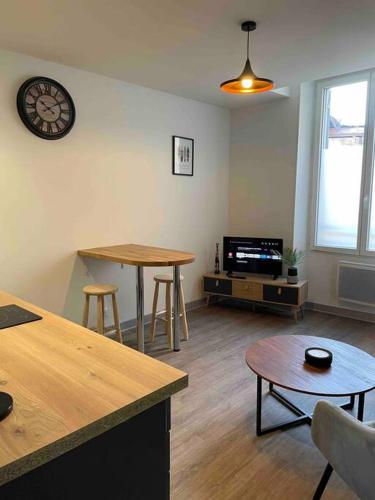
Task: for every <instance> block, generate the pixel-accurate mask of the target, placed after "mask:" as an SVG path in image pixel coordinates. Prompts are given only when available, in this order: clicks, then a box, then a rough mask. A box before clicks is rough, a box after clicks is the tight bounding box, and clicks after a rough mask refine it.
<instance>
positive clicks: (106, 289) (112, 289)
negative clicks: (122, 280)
mask: <svg viewBox="0 0 375 500" xmlns="http://www.w3.org/2000/svg"><path fill="white" fill-rule="evenodd" d="M82 291H83V293H84V294H85V296H86V300H85V307H84V310H83V321H82V325H83V326H84V327H86V328H87V325H88V321H89V309H90V297H97V307H96V322H97V331H98V333H101V334H102V335H104V330H105V328H104V297H105V296H106V295H110V296H111V297H112V309H113V320H114V323H115V330H116V334H117V339H118V341H119V342H120V343H121V344H122V333H121V327H120V319H119V314H118V308H117V301H116V292H117V291H118V286H117V285H110V284H107V283H105V284H103V283H94V284H92V285H86V286H84V287H83V289H82Z"/></svg>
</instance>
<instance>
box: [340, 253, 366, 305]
mask: <svg viewBox="0 0 375 500" xmlns="http://www.w3.org/2000/svg"><path fill="white" fill-rule="evenodd" d="M337 298H338V299H340V300H345V301H347V302H355V303H357V304H364V305H370V306H375V266H374V265H371V264H358V263H356V262H346V261H340V262H339V263H338V269H337Z"/></svg>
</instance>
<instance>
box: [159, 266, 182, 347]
mask: <svg viewBox="0 0 375 500" xmlns="http://www.w3.org/2000/svg"><path fill="white" fill-rule="evenodd" d="M183 279H184V277H183V276H180V310H181V312H180V318H182V328H183V333H184V337H183V338H184V340H188V339H189V330H188V325H187V320H186V310H185V299H184V291H183V288H182V281H183ZM154 281H155V290H154V301H153V306H152V317H151V341H152V342H154V340H155V328H156V321H157V320H158V319H161V320H163V321H165V333H166V335H167V337H168V342H169V347H170V349H173V335H172V320H173V312H172V296H171V292H172V285H173V276H171V275H169V274H157V275H156V276H154ZM160 284H165V285H166V289H165V308H166V310H165V311H159V312H158V311H157V307H158V297H159V286H160ZM163 313H165V318H163V317H158V315H161V314H163Z"/></svg>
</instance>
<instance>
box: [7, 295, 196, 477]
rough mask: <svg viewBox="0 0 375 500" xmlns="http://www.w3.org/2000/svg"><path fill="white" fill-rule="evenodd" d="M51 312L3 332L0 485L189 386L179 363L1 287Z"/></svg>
mask: <svg viewBox="0 0 375 500" xmlns="http://www.w3.org/2000/svg"><path fill="white" fill-rule="evenodd" d="M8 304H17V305H19V306H21V307H24V308H26V309H28V310H30V311H32V312H34V313H36V314H39V315H40V316H42V317H43V319H42V320H40V321H35V322H33V323H27V324H24V325H19V326H16V327H11V328H6V329H3V330H0V390H3V391H6V392H9V393H10V394H11V395H12V396H13V400H14V409H13V412H12V413H11V414H10V416H8V417H7V418H6V419H5V420H3V421H1V422H0V485H1V484H4V483H6V482H7V481H10V480H11V479H14V478H16V477H17V476H20V475H22V474H24V473H26V472H28V471H30V470H32V469H33V468H35V467H37V466H39V465H42V464H43V463H46V462H48V461H49V460H51V459H53V458H56V457H57V456H59V455H62V454H63V453H66V452H67V451H69V450H71V449H73V448H75V447H77V446H79V445H80V444H82V443H84V442H85V441H88V440H90V439H92V438H94V437H95V436H97V435H99V434H101V433H103V432H105V431H106V430H108V429H110V428H112V427H114V426H116V425H118V424H120V423H122V422H124V421H126V420H128V419H130V418H131V417H133V416H135V415H137V414H138V413H140V412H142V411H144V410H146V409H147V408H149V407H151V406H153V405H155V404H157V403H159V402H160V401H163V400H165V399H167V398H169V397H170V396H172V394H174V393H176V392H178V391H180V390H181V389H183V388H184V387H186V386H187V384H188V376H187V374H186V373H184V372H181V371H180V370H177V369H175V368H173V367H171V366H168V365H166V364H164V363H161V362H160V361H157V360H156V359H153V358H151V357H149V356H146V355H144V354H142V353H140V352H138V351H135V350H133V349H130V348H128V347H125V346H123V345H121V344H119V343H117V342H115V341H113V340H110V339H107V338H105V337H103V336H101V335H99V334H97V333H95V332H92V331H90V330H87V329H86V328H83V327H81V326H79V325H77V324H75V323H72V322H70V321H68V320H66V319H63V318H61V317H59V316H56V315H54V314H52V313H49V312H47V311H44V310H43V309H40V308H39V307H36V306H33V305H31V304H28V303H27V302H24V301H22V300H19V299H17V298H16V297H13V296H11V295H8V294H6V293H4V292H0V306H2V305H8Z"/></svg>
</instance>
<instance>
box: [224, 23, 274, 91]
mask: <svg viewBox="0 0 375 500" xmlns="http://www.w3.org/2000/svg"><path fill="white" fill-rule="evenodd" d="M255 28H256V23H255V21H246V22H244V23H242V24H241V29H242V31H247V59H246V63H245V67H244V69H243V71H242V73H241V74H240V76H238V77H237V78H233V79H232V80H226V81H225V82H223V83H222V84H221V85H220V88H221V90H222V91H223V92H228V93H229V94H259V93H260V92H267V90H271V89H272V88H273V81H272V80H269V79H268V78H261V77H259V76H257V75H256V74H255V73H254V71H253V70H252V68H251V64H250V59H249V33H250V31H254V30H255Z"/></svg>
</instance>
